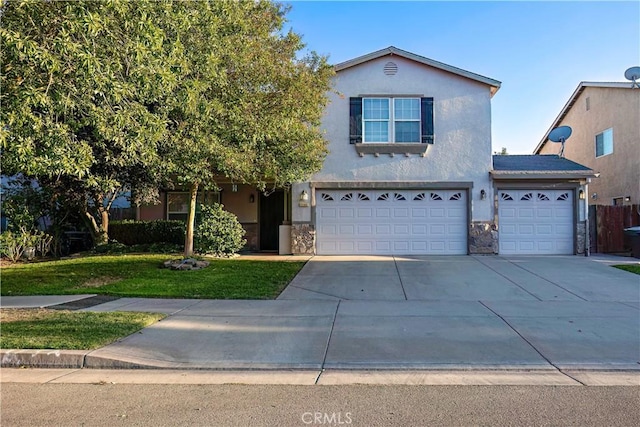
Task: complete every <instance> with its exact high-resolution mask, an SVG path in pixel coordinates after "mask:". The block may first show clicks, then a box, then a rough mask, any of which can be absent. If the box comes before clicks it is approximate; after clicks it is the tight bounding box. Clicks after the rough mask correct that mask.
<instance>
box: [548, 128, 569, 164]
mask: <svg viewBox="0 0 640 427" xmlns="http://www.w3.org/2000/svg"><path fill="white" fill-rule="evenodd" d="M570 136H571V128H570V127H569V126H560V127H557V128H555V129H553V130H552V131H551V132H549V141H551V142H559V143H561V144H562V146H561V147H560V153H559V154H558V156H559V157H564V143H565V142H566V141H567V139H569V137H570Z"/></svg>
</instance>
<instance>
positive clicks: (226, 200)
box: [220, 184, 258, 223]
mask: <svg viewBox="0 0 640 427" xmlns="http://www.w3.org/2000/svg"><path fill="white" fill-rule="evenodd" d="M220 189H221V190H222V191H221V194H222V195H221V197H220V199H221V202H222V204H223V205H224V209H225V210H227V211H229V212H232V213H234V214H235V215H236V216H237V217H238V221H240V222H242V223H249V222H258V193H257V191H256V190H255V188H252V187H250V186H248V185H240V184H238V191H237V192H235V193H234V192H233V191H231V190H232V188H231V184H223V185H221V186H220ZM252 194H253V200H254V201H253V203H251V202H250V200H249V199H250V197H251V195H252Z"/></svg>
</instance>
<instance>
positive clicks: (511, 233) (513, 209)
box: [498, 189, 574, 255]
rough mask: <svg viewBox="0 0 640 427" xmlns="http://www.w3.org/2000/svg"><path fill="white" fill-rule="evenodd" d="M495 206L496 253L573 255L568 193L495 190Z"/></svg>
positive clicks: (572, 231) (571, 211) (570, 207)
mask: <svg viewBox="0 0 640 427" xmlns="http://www.w3.org/2000/svg"><path fill="white" fill-rule="evenodd" d="M498 206H499V209H498V221H499V230H500V233H499V239H500V245H499V252H500V254H505V255H518V254H520V255H525V254H527V255H531V254H542V255H551V254H567V255H570V254H573V253H574V249H573V241H574V238H573V236H574V226H573V221H574V220H573V217H574V203H573V191H572V190H535V189H533V190H517V191H516V190H505V191H499V193H498Z"/></svg>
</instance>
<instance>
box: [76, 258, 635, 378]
mask: <svg viewBox="0 0 640 427" xmlns="http://www.w3.org/2000/svg"><path fill="white" fill-rule="evenodd" d="M639 301H640V280H639V276H637V275H634V274H632V273H629V272H625V271H621V270H618V269H615V268H612V267H610V266H609V265H608V264H607V263H603V262H597V260H595V259H590V258H584V257H578V256H576V257H570V256H546V257H543V256H538V257H500V256H446V257H445V256H441V257H436V256H427V257H418V256H410V257H397V256H396V257H320V256H317V257H313V258H312V259H311V260H310V261H309V262H308V263H307V264H306V265H305V266H304V268H303V269H302V270H301V272H300V273H299V274H298V276H297V277H296V278H295V279H294V280H293V281H292V282H291V283H290V285H289V286H288V287H287V288H286V289H285V290H284V292H282V294H281V295H280V297H279V298H278V299H277V300H275V301H195V300H190V301H185V302H183V303H178V302H173V303H170V302H165V303H162V304H159V303H154V301H153V300H140V299H132V300H124V301H122V300H121V301H119V302H115V301H114V302H111V303H107V304H104V305H103V307H101V306H96V307H93V308H91V309H89V310H113V309H120V310H129V311H163V312H165V313H172V314H171V315H170V316H169V317H168V318H166V319H165V320H163V321H161V322H158V323H157V324H155V325H152V326H151V327H149V328H146V329H144V330H143V331H142V333H139V334H134V335H132V336H130V337H127V338H125V339H123V340H121V341H119V342H117V343H114V344H112V345H109V346H107V347H104V348H102V349H99V350H96V351H94V352H92V353H90V354H89V355H88V356H87V359H86V361H87V366H88V367H106V366H114V363H115V362H114V361H118V363H120V365H118V366H120V367H129V366H145V367H166V368H203V369H312V370H315V369H317V370H322V369H451V368H453V369H458V368H462V369H473V368H479V369H488V368H491V369H493V368H497V369H536V370H555V371H557V370H560V371H564V370H572V369H573V370H575V369H614V370H616V369H617V370H634V371H640V364H639V363H640V361H639V359H640V309H639V307H640V305H639ZM109 304H110V305H109ZM118 307H119V308H118ZM116 365H117V363H116Z"/></svg>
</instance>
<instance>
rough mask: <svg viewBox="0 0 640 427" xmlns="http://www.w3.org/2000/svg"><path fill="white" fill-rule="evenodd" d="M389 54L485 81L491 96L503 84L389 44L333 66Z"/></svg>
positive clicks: (342, 66)
mask: <svg viewBox="0 0 640 427" xmlns="http://www.w3.org/2000/svg"><path fill="white" fill-rule="evenodd" d="M387 55H397V56H400V57H402V58H406V59H409V60H412V61H415V62H418V63H421V64H424V65H428V66H430V67H433V68H437V69H440V70H443V71H447V72H449V73H452V74H456V75H458V76H461V77H465V78H467V79H470V80H474V81H477V82H480V83H483V84H485V85H487V86H489V87H490V90H491V96H493V95H495V94H496V92H498V90H499V89H500V85H501V84H502V83H501V82H500V81H498V80H494V79H491V78H489V77H485V76H482V75H480V74H476V73H472V72H471V71H467V70H463V69H461V68H457V67H454V66H452V65H448V64H444V63H442V62H438V61H435V60H433V59H429V58H426V57H424V56H420V55H416V54H415V53H411V52H407V51H405V50H402V49H398V48H397V47H394V46H389V47H387V48H384V49H381V50H377V51H375V52H371V53H368V54H366V55H362V56H359V57H357V58H353V59H350V60H348V61H345V62H341V63H339V64H336V65H334V67H333V68H334V70H335V71H336V72H340V71H342V70H346V69H348V68H352V67H355V66H357V65H360V64H363V63H365V62H369V61H373V60H374V59H378V58H382V57H383V56H387Z"/></svg>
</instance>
